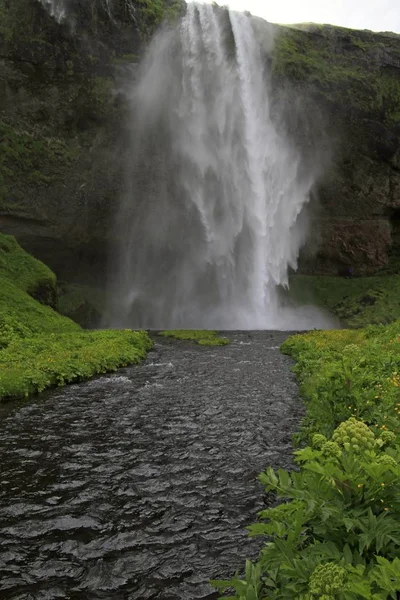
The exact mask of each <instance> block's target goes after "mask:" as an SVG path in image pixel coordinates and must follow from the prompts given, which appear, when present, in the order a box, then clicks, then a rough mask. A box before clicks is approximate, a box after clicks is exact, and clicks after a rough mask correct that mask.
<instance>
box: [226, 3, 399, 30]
mask: <svg viewBox="0 0 400 600" xmlns="http://www.w3.org/2000/svg"><path fill="white" fill-rule="evenodd" d="M218 4H222V5H225V6H226V5H228V6H229V7H230V8H232V9H234V10H240V11H244V10H248V11H250V12H251V13H252V14H253V15H257V16H259V17H263V18H264V19H266V20H267V21H271V22H272V23H304V22H314V23H329V24H331V25H341V26H342V27H351V28H353V29H371V30H372V31H394V32H396V33H400V0H218Z"/></svg>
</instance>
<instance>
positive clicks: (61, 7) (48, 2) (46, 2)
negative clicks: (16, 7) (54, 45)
mask: <svg viewBox="0 0 400 600" xmlns="http://www.w3.org/2000/svg"><path fill="white" fill-rule="evenodd" d="M40 2H41V4H43V6H44V7H45V8H46V9H47V10H48V11H49V13H50V14H51V16H52V17H54V18H55V19H56V20H57V21H58V22H59V23H60V22H61V21H62V20H63V19H64V18H65V14H66V6H65V0H40Z"/></svg>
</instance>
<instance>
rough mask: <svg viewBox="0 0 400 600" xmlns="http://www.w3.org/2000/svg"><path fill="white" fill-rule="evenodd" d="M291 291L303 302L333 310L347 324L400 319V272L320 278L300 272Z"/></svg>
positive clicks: (388, 321)
mask: <svg viewBox="0 0 400 600" xmlns="http://www.w3.org/2000/svg"><path fill="white" fill-rule="evenodd" d="M290 293H291V295H292V297H293V298H294V299H295V300H296V301H297V302H300V303H301V304H318V305H319V306H322V307H324V308H327V309H328V310H330V311H331V312H332V313H333V314H335V315H336V316H337V317H338V318H339V319H340V320H341V321H342V323H343V325H345V326H347V327H365V326H366V325H368V324H379V323H383V324H384V323H390V322H392V321H395V320H396V319H398V318H400V275H389V276H376V277H354V278H346V277H316V276H305V275H296V276H294V277H293V278H292V280H291V285H290Z"/></svg>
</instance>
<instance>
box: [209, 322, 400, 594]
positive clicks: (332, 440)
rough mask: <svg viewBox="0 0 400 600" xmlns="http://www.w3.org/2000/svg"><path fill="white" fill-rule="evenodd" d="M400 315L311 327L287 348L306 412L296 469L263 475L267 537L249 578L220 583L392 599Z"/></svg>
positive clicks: (397, 585)
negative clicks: (385, 321) (354, 325)
mask: <svg viewBox="0 0 400 600" xmlns="http://www.w3.org/2000/svg"><path fill="white" fill-rule="evenodd" d="M399 343H400V322H399V321H397V322H396V323H393V324H391V325H387V326H371V327H368V328H366V329H363V330H358V331H349V330H340V331H325V332H321V331H319V332H317V331H315V332H310V333H307V334H303V335H297V336H294V337H291V338H289V339H288V340H287V341H286V342H285V343H284V345H283V347H282V349H283V351H285V352H287V353H290V354H291V355H292V356H294V357H295V358H296V359H297V364H296V367H295V372H296V373H297V376H298V378H299V381H300V383H301V389H302V392H303V395H304V396H305V399H306V405H307V415H306V418H305V420H304V422H303V424H302V428H301V431H300V434H299V435H297V436H296V441H297V442H303V443H304V442H305V443H306V444H307V445H305V446H304V447H303V448H301V449H298V450H297V451H296V452H295V455H294V457H295V462H296V463H297V467H298V469H297V470H295V471H293V472H288V471H286V470H283V469H279V470H277V471H275V470H274V469H272V468H271V467H269V468H267V470H266V471H265V472H264V473H262V474H261V475H260V481H261V482H262V483H263V485H264V487H265V490H266V492H267V494H268V497H269V498H270V499H271V500H272V501H279V502H280V503H279V504H278V505H276V506H274V507H272V508H268V509H266V510H263V511H262V512H261V513H260V514H259V517H260V520H259V522H257V523H256V524H254V525H252V526H251V527H250V528H249V531H250V535H258V536H260V535H261V536H264V538H265V544H264V546H263V548H262V550H261V553H260V556H259V559H258V561H257V562H255V563H251V562H250V563H247V565H246V572H245V576H244V577H243V578H240V577H239V576H238V575H236V576H235V577H234V578H233V579H232V580H228V581H221V582H215V584H216V586H217V587H218V588H219V589H220V590H222V591H224V590H232V589H233V590H234V593H235V595H233V596H231V597H232V598H240V599H243V600H249V599H251V600H253V599H254V598H256V599H262V600H292V599H293V598H296V599H297V600H317V599H319V600H321V599H322V600H358V599H360V598H364V599H366V600H387V599H390V598H392V599H398V597H399V594H400V568H399V567H400V427H399V425H400V423H399V414H400V397H399V388H400V377H399V375H398V373H399V361H400V359H399V358H398V357H399V356H400V352H399V350H400V348H399Z"/></svg>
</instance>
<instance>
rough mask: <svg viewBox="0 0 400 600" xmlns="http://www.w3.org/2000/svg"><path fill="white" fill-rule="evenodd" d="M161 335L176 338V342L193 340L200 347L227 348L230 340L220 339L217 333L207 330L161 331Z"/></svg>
mask: <svg viewBox="0 0 400 600" xmlns="http://www.w3.org/2000/svg"><path fill="white" fill-rule="evenodd" d="M159 335H163V336H164V337H170V338H174V339H175V340H192V341H194V342H197V343H198V344H200V346H226V344H229V340H228V339H227V338H224V337H219V335H218V333H217V332H216V331H208V330H205V329H201V330H195V329H176V330H171V331H161V333H160V334H159Z"/></svg>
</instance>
